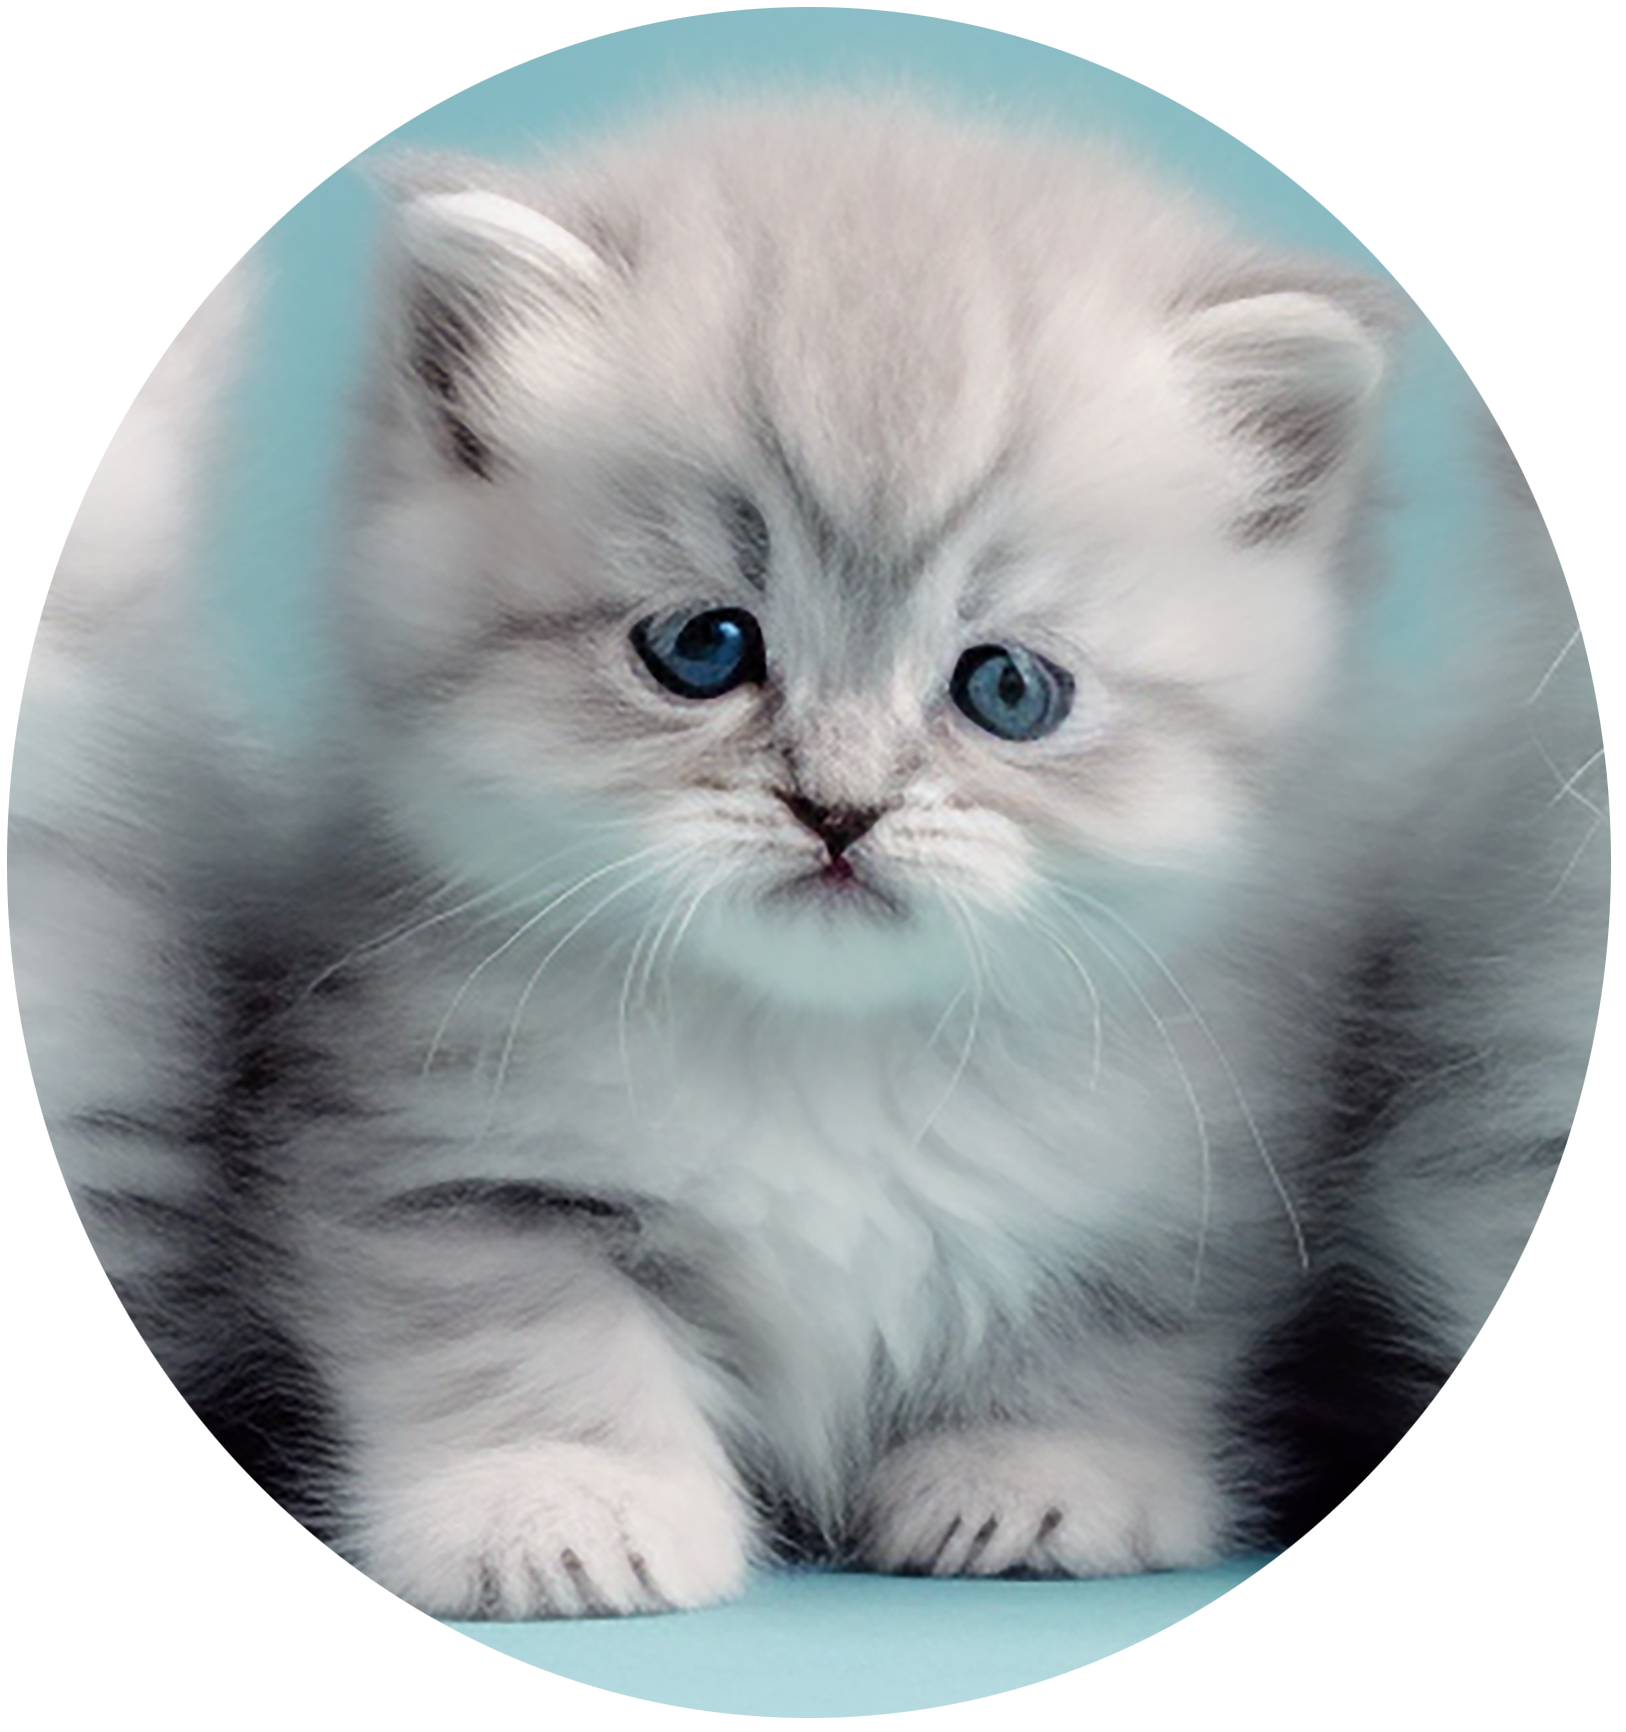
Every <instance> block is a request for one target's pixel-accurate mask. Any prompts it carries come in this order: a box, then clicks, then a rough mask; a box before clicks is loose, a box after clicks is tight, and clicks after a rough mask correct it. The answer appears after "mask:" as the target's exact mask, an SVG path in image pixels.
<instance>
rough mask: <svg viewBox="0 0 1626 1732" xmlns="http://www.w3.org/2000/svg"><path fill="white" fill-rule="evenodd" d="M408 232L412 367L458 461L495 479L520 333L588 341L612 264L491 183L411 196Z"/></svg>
mask: <svg viewBox="0 0 1626 1732" xmlns="http://www.w3.org/2000/svg"><path fill="white" fill-rule="evenodd" d="M396 233H397V237H398V244H399V249H400V262H401V274H402V295H401V313H402V321H403V331H402V340H401V349H400V358H401V361H402V363H403V367H404V371H405V374H406V376H407V379H408V380H409V382H410V385H411V387H412V388H413V389H415V390H416V391H417V392H418V393H419V394H420V395H421V396H423V397H424V398H426V399H427V404H428V408H429V410H430V413H431V416H432V418H433V419H434V421H435V423H436V425H437V426H438V428H439V431H440V434H441V437H442V441H443V443H444V446H445V449H446V452H447V454H448V456H450V457H451V458H452V459H453V460H454V461H455V462H456V463H458V464H460V465H461V466H462V467H463V468H465V469H468V470H471V471H472V472H473V473H474V474H476V475H480V476H483V477H486V478H488V479H489V477H490V476H491V474H492V473H493V470H494V467H495V464H496V461H497V459H496V455H495V451H496V444H497V443H498V442H499V441H498V436H497V434H496V433H495V432H494V430H493V426H492V423H493V421H494V420H495V419H497V418H498V417H497V412H498V410H499V409H500V407H501V403H502V398H503V395H504V387H505V385H506V384H507V383H508V382H509V380H510V378H511V375H512V371H513V359H514V355H515V353H516V350H517V348H518V345H519V342H520V340H521V339H522V338H525V337H531V338H536V337H548V338H552V339H555V340H556V341H557V342H558V343H559V344H560V346H561V347H562V348H568V346H569V345H570V344H571V343H572V342H573V341H580V339H581V336H582V333H583V332H584V331H585V330H586V329H587V328H588V327H590V326H591V325H592V323H593V322H594V318H595V314H596V313H597V311H598V309H599V308H600V307H601V306H602V304H603V298H604V295H605V293H606V291H607V289H608V287H609V284H610V279H611V274H612V273H611V271H610V267H609V266H608V265H607V264H606V263H605V262H604V260H603V259H602V258H600V256H599V255H598V253H596V252H595V251H594V250H593V249H592V248H591V247H590V246H588V245H587V243H586V242H585V241H582V240H579V239H577V237H576V236H575V235H573V234H571V233H570V231H569V230H568V229H565V228H561V227H560V225H559V224H558V223H556V222H554V221H552V220H551V219H550V218H548V217H545V216H543V214H542V213H541V212H540V211H538V210H534V209H532V208H531V206H529V205H526V204H521V203H520V202H518V201H517V200H515V199H511V198H505V197H504V196H503V195H502V194H501V193H495V192H489V191H486V190H483V189H474V188H470V189H466V190H464V191H459V192H429V193H420V194H418V195H417V196H415V197H410V198H407V199H405V200H403V202H402V203H401V204H400V205H399V206H398V209H397V221H396ZM562 359H563V357H562V356H561V360H562Z"/></svg>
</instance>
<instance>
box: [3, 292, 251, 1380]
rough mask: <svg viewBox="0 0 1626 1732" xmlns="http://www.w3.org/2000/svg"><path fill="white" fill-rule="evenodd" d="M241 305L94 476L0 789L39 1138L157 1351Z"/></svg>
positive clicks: (189, 990) (171, 1227)
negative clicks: (212, 522) (216, 509)
mask: <svg viewBox="0 0 1626 1732" xmlns="http://www.w3.org/2000/svg"><path fill="white" fill-rule="evenodd" d="M246 296H247V289H246V286H245V281H244V279H243V277H242V275H241V274H240V273H239V274H236V275H234V276H233V277H231V278H228V279H227V281H226V282H225V283H223V284H222V285H221V286H220V288H219V289H218V290H217V291H216V292H215V294H214V295H213V296H211V298H210V299H209V301H208V302H206V303H205V305H204V306H203V307H202V308H201V309H200V310H199V311H198V313H197V314H196V316H195V317H194V318H193V320H192V321H191V323H190V324H189V325H188V327H187V328H186V330H185V331H184V332H183V333H182V335H181V336H180V337H179V338H177V339H176V341H175V343H174V345H173V346H172V347H171V349H170V350H169V352H168V353H167V354H166V355H165V356H164V358H163V360H162V361H161V362H160V363H159V365H158V367H157V368H156V369H155V371H154V373H153V374H152V377H151V378H150V379H149V380H148V382H147V384H146V385H145V386H144V387H143V389H142V392H141V394H140V396H139V397H138V398H137V400H136V402H135V404H134V405H133V406H132V408H131V410H130V413H129V414H128V416H127V417H126V418H125V420H124V422H123V424H122V425H121V426H120V428H119V431H118V433H117V435H116V436H115V438H114V440H113V443H112V445H111V446H110V447H109V449H108V452H107V455H106V457H105V458H104V459H103V461H102V464H101V466H100V468H99V469H98V471H97V474H96V477H95V480H94V481H93V483H92V486H91V488H90V491H89V492H88V493H87V495H86V498H85V502H84V504H83V506H82V507H81V509H80V512H79V515H78V518H77V519H76V520H75V523H74V526H73V530H72V532H71V534H70V536H69V539H68V542H67V545H66V547H65V548H64V550H63V554H62V560H61V564H60V565H59V567H58V570H57V574H56V579H55V581H54V583H53V584H52V587H51V592H50V595H49V597H48V599H47V602H46V607H45V612H44V616H43V619H42V622H41V626H40V632H39V638H38V642H37V644H36V646H35V651H34V657H33V660H32V662H31V664H30V667H29V676H28V686H27V690H26V693H25V697H24V702H23V707H22V713H21V720H20V724H19V731H18V740H17V750H16V757H15V760H14V773H13V780H12V788H11V808H10V840H9V857H8V878H9V888H10V899H11V914H12V922H13V927H12V942H13V960H14V963H15V966H16V973H17V988H18V994H19V998H20V1001H21V1006H22V1013H23V1020H24V1025H25V1029H26V1032H27V1036H28V1047H29V1058H30V1060H31V1063H32V1066H33V1070H34V1077H35V1082H36V1084H37V1086H38V1089H39V1093H40V1100H41V1103H42V1105H43V1107H44V1111H45V1117H46V1121H47V1123H48V1124H49V1126H50V1128H51V1134H52V1137H53V1139H54V1141H55V1145H56V1149H57V1153H58V1155H59V1157H60V1159H61V1161H62V1163H63V1167H64V1169H65V1171H66V1173H67V1176H68V1180H69V1183H70V1185H71V1186H72V1187H73V1191H74V1196H75V1201H76V1202H77V1203H78V1205H79V1208H80V1210H81V1213H82V1214H83V1215H84V1217H85V1221H86V1226H87V1228H88V1229H89V1231H90V1233H91V1237H92V1240H93V1242H94V1243H95V1245H96V1249H97V1252H98V1254H99V1255H100V1257H101V1259H102V1261H103V1263H104V1265H105V1266H106V1267H107V1268H108V1271H109V1273H110V1274H111V1275H112V1276H113V1278H114V1281H115V1283H116V1284H118V1286H119V1288H120V1291H121V1293H122V1294H123V1296H124V1297H125V1300H126V1302H127V1303H128V1304H130V1305H131V1307H132V1309H133V1310H134V1312H135V1313H136V1315H137V1316H138V1318H139V1319H140V1320H141V1321H142V1323H143V1327H144V1329H145V1330H146V1332H147V1334H148V1336H149V1338H150V1339H162V1340H164V1341H166V1342H168V1344H169V1346H170V1347H171V1348H173V1349H174V1352H175V1353H181V1352H182V1351H183V1347H182V1343H181V1339H180V1333H179V1332H178V1329H177V1326H176V1318H175V1316H174V1315H173V1311H172V1307H171V1305H170V1303H169V1299H170V1298H173V1297H174V1291H173V1290H174V1289H175V1288H176V1286H177V1285H178V1284H180V1283H182V1282H184V1279H185V1277H184V1274H183V1271H184V1268H185V1267H186V1266H187V1265H189V1264H190V1263H191V1262H192V1260H193V1252H194V1250H195V1248H196V1247H195V1245H193V1244H192V1242H191V1234H190V1229H189V1227H188V1226H187V1225H186V1224H185V1223H186V1222H188V1221H189V1220H190V1219H191V1218H192V1216H193V1214H194V1211H195V1209H196V1207H197V1206H198V1204H199V1201H200V1199H201V1196H202V1194H203V1192H204V1190H205V1189H206V1187H207V1167H206V1165H204V1164H203V1163H200V1162H199V1160H198V1159H197V1155H196V1152H195V1150H194V1149H193V1147H192V1146H191V1135H192V1130H193V1121H194V1116H195V1114H196V1113H197V1111H198V1110H199V1106H200V1103H201V1102H202V1100H203V1099H204V1098H205V1097H206V1095H207V1093H208V1091H209V1089H210V1088H211V1087H212V1085H213V1083H214V1081H215V1076H216V1073H215V1067H214V1062H213V1060H214V1055H215V1052H216V1048H217V1041H216V1037H215V1033H214V1030H213V1027H212V1025H211V1020H210V1015H209V1008H208V1006H209V1000H210V992H209V987H208V984H207V976H208V965H207V963H206V961H205V959H204V956H203V954H202V946H201V944H200V941H199V940H200V933H201V926H200V924H199V923H197V922H196V921H195V919H194V918H193V917H194V916H196V915H197V914H198V913H199V895H200V891H201V890H202V889H203V887H204V886H205V885H207V884H208V882H209V881H210V877H211V873H210V865H211V863H212V862H213V860H214V859H215V858H216V857H217V856H218V855H220V854H228V855H229V854H230V853H231V852H232V849H231V847H230V844H228V842H227V839H226V835H225V834H224V832H227V831H229V829H230V828H231V825H230V823H229V822H226V821H224V820H225V814H227V813H228V812H229V813H232V814H233V816H234V817H235V816H238V815H239V814H238V813H237V810H236V806H235V800H234V798H233V797H232V796H230V795H228V794H227V792H226V787H227V784H226V782H225V780H224V779H223V778H220V777H218V776H217V773H216V769H215V766H214V765H213V764H212V763H211V748H218V747H219V746H220V745H221V744H222V740H221V735H220V731H219V725H220V719H221V715H222V712H223V709H224V707H225V706H224V705H223V703H222V702H221V701H220V699H219V697H218V694H217V695H216V696H213V697H211V696H209V695H207V692H208V688H209V685H210V680H209V674H208V671H207V666H206V663H205V662H204V661H203V659H202V657H200V656H199V655H197V653H196V646H195V645H194V644H193V642H192V641H191V631H190V627H191V618H190V602H191V599H192V598H191V585H192V581H193V578H194V575H195V567H196V564H197V561H198V558H199V541H200V536H201V531H202V526H203V521H204V517H205V511H204V505H203V501H204V499H205V497H206V496H207V492H208V479H209V471H210V469H211V467H212V462H213V458H214V455H215V447H216V444H217V442H218V440H219V439H220V437H221V432H220V425H219V423H220V419H221V402H222V398H223V396H224V394H225V391H226V388H227V387H228V386H229V384H230V383H231V380H232V378H233V376H234V373H235V368H236V363H237V358H238V349H239V347H240V343H241V326H242V323H243V318H244V302H245V299H246ZM166 1292H167V1293H168V1297H166ZM165 1358H166V1362H168V1363H170V1364H171V1366H172V1368H173V1366H174V1363H175V1361H174V1358H173V1356H172V1355H171V1353H169V1352H168V1351H166V1352H165Z"/></svg>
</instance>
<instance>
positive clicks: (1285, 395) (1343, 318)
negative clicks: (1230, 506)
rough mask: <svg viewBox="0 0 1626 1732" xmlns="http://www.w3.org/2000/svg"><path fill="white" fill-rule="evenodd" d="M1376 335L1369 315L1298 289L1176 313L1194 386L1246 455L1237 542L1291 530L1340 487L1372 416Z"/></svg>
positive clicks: (1377, 377)
mask: <svg viewBox="0 0 1626 1732" xmlns="http://www.w3.org/2000/svg"><path fill="white" fill-rule="evenodd" d="M1385 336H1386V332H1385V331H1384V329H1383V325H1382V322H1381V321H1380V320H1377V319H1374V318H1371V317H1365V318H1363V317H1360V316H1358V313H1357V311H1356V310H1352V309H1351V308H1349V307H1348V306H1346V305H1344V304H1342V303H1341V301H1340V299H1338V298H1336V297H1334V296H1332V295H1328V294H1318V293H1314V292H1308V291H1303V290H1299V289H1287V290H1277V291H1274V292H1271V293H1265V294H1246V295H1243V296H1242V297H1240V298H1238V299H1234V300H1224V301H1218V302H1215V303H1213V304H1211V305H1208V306H1205V307H1203V308H1201V309H1200V310H1199V311H1197V312H1195V313H1192V314H1190V315H1188V316H1187V317H1186V319H1185V320H1184V322H1183V324H1182V327H1181V330H1180V334H1179V347H1180V353H1181V357H1182V360H1183V361H1184V362H1185V363H1186V365H1187V366H1188V367H1189V368H1190V374H1191V379H1192V383H1193V387H1194V389H1195V391H1196V394H1197V396H1198V398H1199V400H1200V401H1201V402H1202V403H1203V404H1204V406H1205V407H1206V408H1207V409H1208V411H1209V412H1210V413H1212V414H1213V415H1215V416H1216V417H1217V418H1218V420H1219V421H1220V422H1221V424H1222V425H1223V426H1224V427H1225V429H1226V431H1227V432H1228V433H1229V434H1230V435H1231V437H1233V438H1234V439H1236V440H1237V441H1238V443H1239V444H1240V445H1241V446H1242V447H1243V448H1244V449H1245V451H1246V452H1247V455H1248V468H1249V470H1250V472H1251V483H1252V484H1251V486H1250V488H1249V497H1248V499H1247V501H1246V503H1245V505H1244V507H1243V510H1242V513H1241V515H1240V516H1239V518H1238V520H1237V525H1236V529H1237V534H1238V535H1239V537H1240V539H1241V540H1242V541H1243V542H1244V544H1246V545H1255V544H1257V543H1260V542H1265V541H1274V540H1277V539H1281V538H1285V537H1287V536H1290V535H1292V534H1294V533H1295V532H1297V531H1298V530H1299V529H1300V528H1301V527H1303V526H1304V525H1305V524H1306V523H1307V522H1308V521H1310V520H1312V519H1313V518H1314V516H1315V515H1316V512H1317V508H1318V506H1320V505H1321V504H1322V502H1323V501H1324V500H1326V499H1328V498H1329V497H1332V496H1336V495H1339V494H1340V493H1341V492H1342V489H1341V488H1340V486H1339V483H1340V481H1342V480H1344V479H1345V478H1346V477H1347V476H1348V473H1349V471H1350V468H1351V466H1352V464H1353V463H1354V462H1355V461H1356V460H1357V459H1358V458H1359V457H1360V456H1361V455H1362V454H1363V452H1364V450H1365V448H1366V446H1367V444H1368V440H1369V437H1370V434H1371V431H1372V429H1373V426H1374V424H1375V421H1376V415H1377V401H1378V392H1379V386H1380V385H1381V384H1382V382H1383V378H1384V374H1385V372H1386V371H1387V353H1386V349H1387V345H1386V342H1385Z"/></svg>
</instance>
